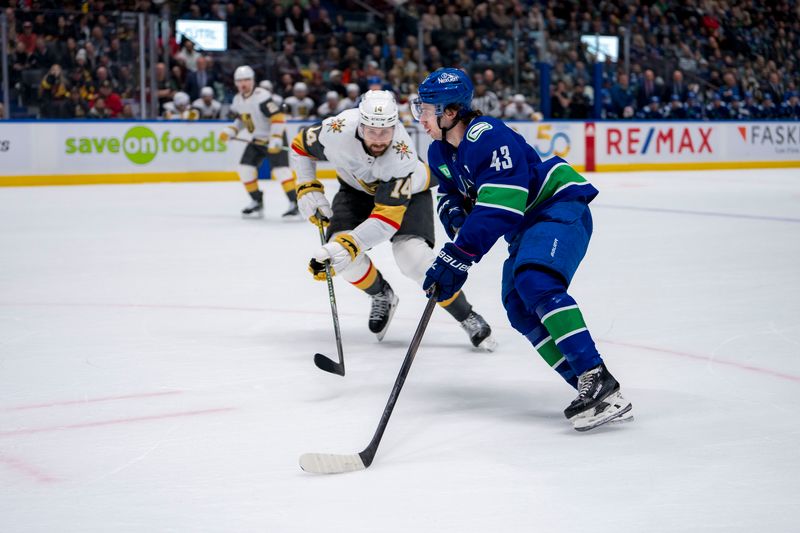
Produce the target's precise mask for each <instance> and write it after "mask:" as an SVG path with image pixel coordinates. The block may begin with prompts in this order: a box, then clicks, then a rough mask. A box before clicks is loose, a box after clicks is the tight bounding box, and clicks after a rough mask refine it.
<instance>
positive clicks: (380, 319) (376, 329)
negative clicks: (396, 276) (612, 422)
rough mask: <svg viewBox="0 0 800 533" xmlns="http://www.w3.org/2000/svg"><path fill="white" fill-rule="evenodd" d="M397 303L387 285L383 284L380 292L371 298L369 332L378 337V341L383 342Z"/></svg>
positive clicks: (395, 297)
mask: <svg viewBox="0 0 800 533" xmlns="http://www.w3.org/2000/svg"><path fill="white" fill-rule="evenodd" d="M398 301H399V300H398V298H397V296H395V294H394V291H393V290H392V288H391V287H390V286H389V284H388V283H385V284H384V286H383V290H382V291H381V292H379V293H378V294H376V295H374V296H373V297H372V308H371V309H370V312H369V330H370V331H371V332H372V333H374V334H375V335H376V336H377V337H378V340H379V341H381V340H383V337H384V336H385V335H386V330H387V329H389V322H391V321H392V316H394V310H395V309H396V308H397V302H398Z"/></svg>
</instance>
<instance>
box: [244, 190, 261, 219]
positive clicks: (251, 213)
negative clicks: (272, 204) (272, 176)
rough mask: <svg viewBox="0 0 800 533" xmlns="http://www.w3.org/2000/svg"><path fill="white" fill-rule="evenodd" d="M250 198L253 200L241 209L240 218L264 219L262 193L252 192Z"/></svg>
mask: <svg viewBox="0 0 800 533" xmlns="http://www.w3.org/2000/svg"><path fill="white" fill-rule="evenodd" d="M250 198H252V199H253V200H252V201H251V202H250V203H249V204H247V206H246V207H245V208H244V209H242V218H264V193H262V192H261V191H253V192H251V193H250Z"/></svg>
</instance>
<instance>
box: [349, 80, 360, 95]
mask: <svg viewBox="0 0 800 533" xmlns="http://www.w3.org/2000/svg"><path fill="white" fill-rule="evenodd" d="M360 92H361V87H359V86H358V84H357V83H348V84H347V94H348V96H349V95H350V94H352V93H355V96H358V95H359V93H360Z"/></svg>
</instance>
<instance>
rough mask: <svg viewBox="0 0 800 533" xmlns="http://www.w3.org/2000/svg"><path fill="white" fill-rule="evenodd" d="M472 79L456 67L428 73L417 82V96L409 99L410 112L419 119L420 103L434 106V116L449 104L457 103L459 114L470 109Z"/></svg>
mask: <svg viewBox="0 0 800 533" xmlns="http://www.w3.org/2000/svg"><path fill="white" fill-rule="evenodd" d="M473 91H474V89H473V86H472V81H471V80H470V79H469V76H467V75H466V74H465V73H464V71H462V70H459V69H457V68H440V69H438V70H436V71H434V72H432V73H431V74H429V75H428V77H427V78H425V80H423V82H422V83H420V84H419V90H418V93H419V96H417V97H415V98H413V99H412V101H411V113H412V114H413V115H414V118H415V119H417V120H419V117H420V114H421V112H422V104H433V105H435V106H436V116H437V117H439V116H441V115H442V113H444V109H445V108H446V107H447V106H448V105H451V104H459V105H460V106H461V109H460V110H459V115H462V114H464V113H466V112H468V111H470V110H472V93H473Z"/></svg>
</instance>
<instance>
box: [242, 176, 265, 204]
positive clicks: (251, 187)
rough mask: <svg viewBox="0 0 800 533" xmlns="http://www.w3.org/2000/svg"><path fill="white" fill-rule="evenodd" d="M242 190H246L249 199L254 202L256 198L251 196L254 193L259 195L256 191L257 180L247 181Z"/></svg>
mask: <svg viewBox="0 0 800 533" xmlns="http://www.w3.org/2000/svg"><path fill="white" fill-rule="evenodd" d="M244 190H246V191H247V192H248V194H250V197H251V198H252V199H253V200H256V197H255V196H253V195H254V194H255V193H259V194H260V193H261V191H259V190H258V180H253V181H248V182H247V183H244Z"/></svg>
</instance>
